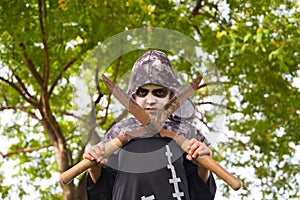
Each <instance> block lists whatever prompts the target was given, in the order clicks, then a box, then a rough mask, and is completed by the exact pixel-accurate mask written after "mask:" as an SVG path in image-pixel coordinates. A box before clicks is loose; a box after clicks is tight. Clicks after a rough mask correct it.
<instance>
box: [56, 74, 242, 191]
mask: <svg viewBox="0 0 300 200" xmlns="http://www.w3.org/2000/svg"><path fill="white" fill-rule="evenodd" d="M102 79H103V81H104V83H105V85H106V86H107V88H108V89H109V90H110V92H111V93H112V94H113V95H114V97H115V98H117V99H118V100H119V102H120V103H121V104H122V105H123V106H124V107H125V108H126V109H127V110H128V111H129V112H130V113H131V114H132V115H133V116H134V117H135V118H136V119H137V120H138V121H139V122H140V123H141V124H142V125H143V127H142V128H139V129H137V130H135V131H132V132H129V133H126V134H123V135H120V136H118V137H116V138H114V139H112V140H111V141H109V142H107V143H106V144H105V153H104V155H103V157H104V158H107V157H109V156H110V155H111V154H112V153H114V152H115V151H116V150H118V149H120V148H122V146H123V145H125V144H126V143H127V142H128V140H129V139H130V138H133V137H139V136H143V135H144V134H145V133H150V134H156V133H160V135H161V137H169V138H172V139H173V140H174V141H175V142H176V143H177V144H178V145H179V146H180V147H181V148H182V150H183V151H185V152H188V144H189V142H190V140H189V139H187V138H185V137H184V136H183V135H178V134H176V133H175V132H172V131H168V130H166V129H163V128H162V127H161V123H163V122H164V121H165V120H167V119H168V118H169V117H170V116H171V115H172V114H173V113H174V112H175V111H176V110H177V109H178V108H179V107H180V105H182V104H183V103H184V102H185V101H186V100H187V99H188V98H189V97H190V96H191V95H192V94H193V92H194V90H195V89H196V88H197V87H198V86H199V84H200V82H201V80H202V76H201V75H199V76H198V77H197V78H195V79H194V80H193V81H192V82H190V84H188V85H187V86H186V87H184V88H182V89H181V90H180V91H179V92H178V93H177V94H176V95H174V96H173V97H172V98H171V99H170V100H169V101H168V103H167V104H166V105H165V106H164V108H163V109H161V110H160V111H158V113H157V116H156V117H155V119H152V118H150V117H149V115H148V114H147V113H146V112H145V110H144V109H143V108H141V107H140V106H139V105H138V104H137V103H136V102H135V101H134V100H133V99H132V98H131V97H129V96H128V95H127V94H126V93H125V92H124V91H122V90H121V89H120V88H119V87H118V86H117V85H116V84H115V83H113V82H112V81H111V80H109V79H108V78H107V77H106V76H105V75H104V74H103V75H102ZM194 161H195V162H197V163H199V164H201V165H202V166H204V167H205V168H207V169H209V170H211V171H212V172H213V173H214V174H216V175H217V176H218V177H219V178H221V179H223V180H224V181H225V182H226V183H227V184H228V185H229V186H230V187H231V188H232V189H234V190H238V189H240V188H241V186H242V182H241V180H239V179H238V178H236V177H235V176H234V175H232V174H231V173H229V172H228V171H227V170H226V169H224V168H223V167H222V166H221V165H219V163H217V162H216V161H215V160H213V159H212V158H211V157H210V156H208V155H204V156H198V157H196V158H194ZM96 164H97V163H96V162H95V161H90V160H87V159H84V160H82V161H81V162H79V163H78V164H76V165H75V166H73V167H72V168H70V169H68V170H67V171H65V172H63V173H62V174H61V175H60V182H61V183H63V184H68V183H69V182H70V181H71V180H73V179H74V178H75V177H76V176H78V175H79V174H81V173H82V172H84V171H86V170H87V169H88V168H90V167H92V166H95V165H96Z"/></svg>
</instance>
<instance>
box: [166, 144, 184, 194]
mask: <svg viewBox="0 0 300 200" xmlns="http://www.w3.org/2000/svg"><path fill="white" fill-rule="evenodd" d="M166 149H167V151H166V156H167V158H168V163H169V164H168V165H167V168H168V169H170V170H171V174H172V178H171V179H169V182H170V183H171V184H174V190H175V192H174V193H173V197H174V198H176V199H177V200H181V197H183V196H184V194H183V192H180V191H179V187H178V183H180V182H181V179H180V178H179V177H176V171H175V168H174V166H173V164H172V159H171V157H172V156H173V153H172V152H171V151H170V147H169V145H166Z"/></svg>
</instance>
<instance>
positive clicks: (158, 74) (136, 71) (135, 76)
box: [127, 50, 195, 119]
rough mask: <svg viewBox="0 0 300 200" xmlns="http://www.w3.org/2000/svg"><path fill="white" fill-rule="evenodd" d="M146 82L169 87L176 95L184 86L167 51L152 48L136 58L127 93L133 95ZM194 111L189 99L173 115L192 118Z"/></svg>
mask: <svg viewBox="0 0 300 200" xmlns="http://www.w3.org/2000/svg"><path fill="white" fill-rule="evenodd" d="M146 84H156V85H160V86H163V87H166V88H169V89H170V90H171V91H172V92H173V93H174V94H175V95H176V93H178V91H179V90H180V89H181V88H182V85H181V84H180V82H179V81H178V80H177V78H176V75H175V73H174V70H173V68H172V65H171V62H170V60H169V59H168V57H167V55H166V54H165V53H163V52H161V51H157V50H151V51H148V52H146V53H145V54H143V55H142V56H141V57H139V58H138V59H137V60H136V62H135V63H134V65H133V68H132V71H131V74H130V80H129V85H128V89H127V94H128V95H130V96H131V95H133V94H134V93H135V92H136V90H137V89H138V88H139V87H141V86H143V85H146ZM194 112H195V107H194V104H193V103H192V102H191V100H187V101H185V102H184V103H183V104H182V105H181V107H180V108H179V109H178V110H177V111H176V112H175V113H174V116H173V117H177V118H180V119H183V118H185V119H190V118H193V117H194Z"/></svg>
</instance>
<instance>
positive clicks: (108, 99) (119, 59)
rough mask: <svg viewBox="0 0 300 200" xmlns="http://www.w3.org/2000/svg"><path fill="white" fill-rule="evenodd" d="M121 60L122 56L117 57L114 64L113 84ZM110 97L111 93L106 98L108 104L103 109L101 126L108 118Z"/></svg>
mask: <svg viewBox="0 0 300 200" xmlns="http://www.w3.org/2000/svg"><path fill="white" fill-rule="evenodd" d="M120 55H122V54H121V53H120ZM121 60H122V56H119V58H118V62H117V64H116V69H115V73H114V78H113V80H112V81H113V82H114V83H115V82H116V80H117V76H118V73H119V69H120V63H121ZM111 96H112V93H111V92H110V93H109V95H108V98H107V102H108V103H107V106H106V108H105V116H104V118H103V120H102V121H101V123H100V125H103V124H105V123H106V120H107V116H108V110H109V105H110V103H111Z"/></svg>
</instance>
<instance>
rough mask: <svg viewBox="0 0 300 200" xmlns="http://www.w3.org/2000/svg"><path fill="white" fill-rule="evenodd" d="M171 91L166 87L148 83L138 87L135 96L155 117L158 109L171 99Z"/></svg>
mask: <svg viewBox="0 0 300 200" xmlns="http://www.w3.org/2000/svg"><path fill="white" fill-rule="evenodd" d="M170 96H171V91H170V90H169V89H167V88H165V87H162V86H160V85H154V84H147V85H144V86H142V87H140V88H138V89H137V91H136V92H135V94H134V95H133V98H134V99H135V100H136V103H137V104H138V105H139V106H141V107H142V108H143V109H144V110H145V111H146V112H147V113H148V115H149V116H150V117H151V118H155V116H156V115H157V111H158V110H160V109H162V108H163V107H164V105H166V103H167V102H168V101H169V99H170Z"/></svg>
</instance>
